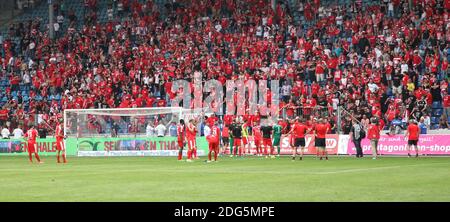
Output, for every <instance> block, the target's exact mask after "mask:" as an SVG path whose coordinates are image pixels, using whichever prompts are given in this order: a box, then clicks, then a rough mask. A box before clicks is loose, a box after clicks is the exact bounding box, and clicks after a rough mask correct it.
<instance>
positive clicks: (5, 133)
mask: <svg viewBox="0 0 450 222" xmlns="http://www.w3.org/2000/svg"><path fill="white" fill-rule="evenodd" d="M1 134H2V139H9V136H10V135H11V132H10V131H9V129H8V127H7V126H6V125H5V126H4V127H3V129H2V133H1Z"/></svg>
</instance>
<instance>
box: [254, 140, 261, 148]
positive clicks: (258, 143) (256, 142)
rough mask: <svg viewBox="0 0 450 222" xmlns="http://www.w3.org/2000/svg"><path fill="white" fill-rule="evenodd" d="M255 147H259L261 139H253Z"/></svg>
mask: <svg viewBox="0 0 450 222" xmlns="http://www.w3.org/2000/svg"><path fill="white" fill-rule="evenodd" d="M255 146H256V147H259V146H261V139H255Z"/></svg>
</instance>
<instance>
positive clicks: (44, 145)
mask: <svg viewBox="0 0 450 222" xmlns="http://www.w3.org/2000/svg"><path fill="white" fill-rule="evenodd" d="M36 143H37V152H38V153H39V154H40V155H43V156H47V155H50V156H51V155H56V140H55V138H46V139H37V140H36ZM66 143H67V140H66ZM66 153H67V155H76V146H71V147H68V146H66ZM0 155H28V153H27V142H26V141H25V140H16V139H9V140H7V139H1V140H0Z"/></svg>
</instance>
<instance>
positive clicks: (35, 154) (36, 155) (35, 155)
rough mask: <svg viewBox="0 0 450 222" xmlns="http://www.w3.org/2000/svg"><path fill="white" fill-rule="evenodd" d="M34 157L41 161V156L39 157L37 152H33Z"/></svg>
mask: <svg viewBox="0 0 450 222" xmlns="http://www.w3.org/2000/svg"><path fill="white" fill-rule="evenodd" d="M34 157H36V159H37V161H38V162H41V158H39V154H38V153H34Z"/></svg>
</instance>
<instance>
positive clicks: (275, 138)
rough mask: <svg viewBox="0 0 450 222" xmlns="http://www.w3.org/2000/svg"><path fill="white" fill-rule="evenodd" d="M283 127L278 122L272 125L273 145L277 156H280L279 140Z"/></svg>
mask: <svg viewBox="0 0 450 222" xmlns="http://www.w3.org/2000/svg"><path fill="white" fill-rule="evenodd" d="M282 130H283V128H282V127H281V126H280V124H279V123H275V125H273V147H276V148H277V151H278V156H280V140H281V134H282Z"/></svg>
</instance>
